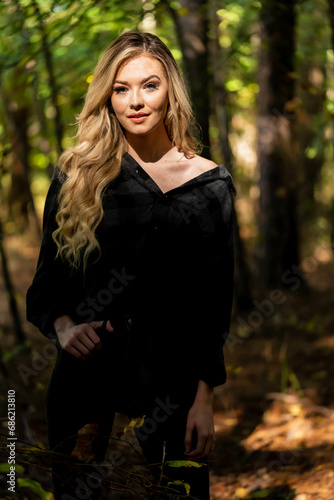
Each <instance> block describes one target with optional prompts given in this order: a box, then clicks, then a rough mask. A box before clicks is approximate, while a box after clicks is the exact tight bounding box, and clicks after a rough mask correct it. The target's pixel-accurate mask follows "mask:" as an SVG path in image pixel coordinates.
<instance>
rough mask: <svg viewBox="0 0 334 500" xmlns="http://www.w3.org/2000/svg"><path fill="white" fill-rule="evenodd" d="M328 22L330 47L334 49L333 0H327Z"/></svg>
mask: <svg viewBox="0 0 334 500" xmlns="http://www.w3.org/2000/svg"><path fill="white" fill-rule="evenodd" d="M328 12H329V22H330V25H331V28H332V49H333V50H334V0H328Z"/></svg>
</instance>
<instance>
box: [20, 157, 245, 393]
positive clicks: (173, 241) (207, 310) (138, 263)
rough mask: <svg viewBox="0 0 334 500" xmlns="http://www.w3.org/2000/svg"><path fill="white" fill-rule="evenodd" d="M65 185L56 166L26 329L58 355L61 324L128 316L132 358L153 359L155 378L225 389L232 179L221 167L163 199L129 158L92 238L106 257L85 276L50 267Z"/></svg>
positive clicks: (54, 263) (56, 263)
mask: <svg viewBox="0 0 334 500" xmlns="http://www.w3.org/2000/svg"><path fill="white" fill-rule="evenodd" d="M65 178H66V175H65V174H63V173H61V172H60V169H59V168H58V167H56V169H55V172H54V175H53V178H52V181H51V185H50V188H49V191H48V194H47V198H46V202H45V208H44V215H43V240H42V244H41V248H40V254H39V259H38V264H37V269H36V273H35V276H34V279H33V282H32V284H31V286H30V288H29V289H28V292H27V297H26V306H27V319H28V321H30V322H31V323H33V324H34V325H35V326H36V327H38V328H39V330H40V331H41V332H42V334H43V335H45V336H46V337H47V338H49V339H55V340H56V344H57V347H58V348H59V349H61V346H60V344H59V342H58V340H57V334H56V332H55V330H54V327H53V322H54V320H55V319H56V318H57V317H59V316H61V315H63V314H68V315H69V316H71V318H72V319H73V320H74V321H75V322H77V323H84V322H90V321H93V320H101V319H104V320H105V319H106V318H108V317H111V318H112V317H113V314H115V315H118V316H120V315H123V314H124V317H126V318H128V320H129V323H132V322H133V321H135V325H136V328H135V329H134V330H133V332H132V334H133V335H135V336H136V338H137V341H138V338H140V339H141V341H140V342H139V343H138V342H137V344H136V346H137V347H136V350H137V351H138V352H137V353H136V355H137V357H138V358H139V359H140V357H141V356H144V354H145V356H146V358H147V356H151V357H152V360H153V359H154V363H153V362H152V363H151V365H150V366H151V368H150V370H151V372H150V377H151V379H155V380H158V378H159V373H162V372H164V373H166V370H167V373H170V374H173V376H174V379H175V381H176V383H178V382H177V381H180V380H183V381H184V380H188V379H192V380H199V379H202V380H204V381H205V382H206V383H208V384H209V385H210V386H211V387H215V386H217V385H221V384H223V383H225V381H226V371H225V366H224V357H223V344H224V342H225V340H226V337H227V335H228V332H229V328H230V316H231V309H232V300H233V274H234V244H233V242H234V238H233V215H232V214H233V211H232V196H231V193H233V194H234V195H236V189H235V187H234V183H233V179H232V176H231V174H230V173H229V172H228V171H227V169H226V168H225V167H224V166H223V165H218V166H217V167H214V168H212V169H211V170H208V171H206V172H204V173H202V174H200V175H198V176H196V177H195V178H193V179H191V180H189V181H187V182H185V183H184V184H182V185H181V186H178V187H176V188H174V189H171V190H169V191H168V192H166V193H163V192H162V191H161V189H160V188H159V186H158V185H157V184H156V183H155V182H154V181H153V179H152V178H151V177H150V176H149V174H148V173H147V172H146V171H145V170H144V169H143V168H142V167H141V166H140V165H139V164H138V162H137V161H136V160H135V159H134V158H133V157H132V156H131V155H130V154H129V153H125V154H124V155H123V159H122V165H121V171H120V174H119V176H118V177H117V178H116V179H115V180H114V181H113V182H112V183H110V184H109V185H108V186H107V188H106V189H105V191H104V193H103V197H102V203H103V209H104V216H103V220H102V221H101V223H100V224H99V226H98V228H97V230H96V236H97V239H98V241H99V243H100V246H101V251H102V254H101V257H100V258H99V259H97V254H92V255H91V258H90V260H89V264H88V267H87V271H86V273H85V274H83V273H82V272H81V271H80V270H73V268H71V267H70V266H69V264H67V263H66V262H63V261H62V260H61V259H60V258H57V259H55V256H56V250H57V249H56V244H55V242H54V241H53V239H52V233H53V231H54V230H55V229H56V228H57V223H56V220H55V216H56V213H57V209H58V202H57V195H58V192H59V189H60V187H61V185H62V183H63V182H64V180H65ZM96 259H97V260H96ZM97 333H98V332H97ZM138 345H139V346H141V348H140V349H139V348H138ZM154 367H155V368H154ZM170 380H171V377H170Z"/></svg>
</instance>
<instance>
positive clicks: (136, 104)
mask: <svg viewBox="0 0 334 500" xmlns="http://www.w3.org/2000/svg"><path fill="white" fill-rule="evenodd" d="M143 105H144V103H143V98H142V95H141V93H140V92H139V91H137V90H134V91H133V92H132V93H131V102H130V107H131V108H134V109H138V108H139V109H140V108H142V107H143Z"/></svg>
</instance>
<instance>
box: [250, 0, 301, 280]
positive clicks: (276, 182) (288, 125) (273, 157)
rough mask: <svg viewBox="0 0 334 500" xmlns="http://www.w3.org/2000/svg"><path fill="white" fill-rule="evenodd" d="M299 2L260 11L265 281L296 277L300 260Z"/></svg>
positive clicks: (265, 5)
mask: <svg viewBox="0 0 334 500" xmlns="http://www.w3.org/2000/svg"><path fill="white" fill-rule="evenodd" d="M295 3H296V0H292V1H290V0H284V1H283V0H281V1H280V2H277V3H276V2H275V3H274V2H272V1H271V0H262V10H261V13H260V31H261V49H260V65H259V83H260V95H259V133H258V157H259V165H260V220H259V229H260V235H259V236H260V243H259V281H260V284H262V286H264V287H279V286H282V283H283V285H287V284H288V280H290V281H289V283H291V277H292V276H296V272H295V271H293V269H295V267H294V266H298V265H299V245H298V243H299V237H298V224H297V199H296V198H297V195H296V192H297V177H298V176H297V165H296V155H295V152H294V127H293V119H294V116H292V115H289V113H288V106H287V103H289V102H291V101H292V99H293V97H294V79H293V71H294V48H295V41H294V37H295V33H294V31H295V23H296V14H295ZM302 283H305V281H302Z"/></svg>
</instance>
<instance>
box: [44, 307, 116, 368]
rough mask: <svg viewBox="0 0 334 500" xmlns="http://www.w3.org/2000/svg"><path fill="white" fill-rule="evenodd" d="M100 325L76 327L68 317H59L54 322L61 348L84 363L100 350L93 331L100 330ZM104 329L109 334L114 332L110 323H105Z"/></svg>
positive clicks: (86, 324)
mask: <svg viewBox="0 0 334 500" xmlns="http://www.w3.org/2000/svg"><path fill="white" fill-rule="evenodd" d="M102 325H103V321H92V322H91V323H81V324H79V325H76V324H75V323H74V322H73V321H72V319H71V318H70V317H69V316H61V317H60V318H57V319H56V321H55V322H54V328H55V330H56V333H57V336H58V339H59V343H60V345H61V347H62V348H63V349H65V351H68V352H69V353H70V354H73V356H75V357H76V358H79V359H81V360H82V361H86V360H87V359H88V358H89V357H90V356H91V355H92V353H93V352H94V351H98V350H100V349H101V341H100V337H99V336H98V335H97V334H96V332H95V330H98V329H99V328H102ZM106 329H107V331H109V332H113V331H114V329H113V327H112V326H111V324H110V321H108V322H107V325H106Z"/></svg>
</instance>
